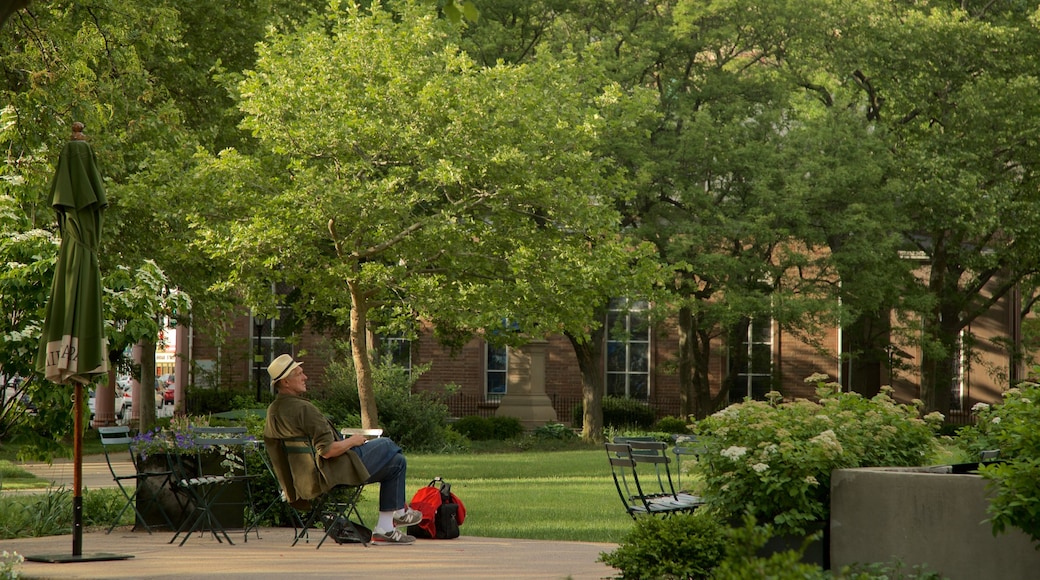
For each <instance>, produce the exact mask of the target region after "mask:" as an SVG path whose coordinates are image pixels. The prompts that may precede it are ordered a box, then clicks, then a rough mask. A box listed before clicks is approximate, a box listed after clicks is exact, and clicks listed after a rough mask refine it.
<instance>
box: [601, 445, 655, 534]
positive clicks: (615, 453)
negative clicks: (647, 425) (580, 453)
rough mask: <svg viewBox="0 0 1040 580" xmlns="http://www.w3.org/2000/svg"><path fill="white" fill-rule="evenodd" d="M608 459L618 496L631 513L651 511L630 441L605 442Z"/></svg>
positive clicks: (626, 509)
mask: <svg viewBox="0 0 1040 580" xmlns="http://www.w3.org/2000/svg"><path fill="white" fill-rule="evenodd" d="M604 447H605V449H606V450H607V460H608V461H609V463H610V472H611V476H612V477H613V478H614V487H615V488H617V492H618V497H620V498H621V503H622V504H623V505H624V506H625V511H627V512H628V513H629V515H632V516H633V517H634V516H635V513H636V512H638V511H646V512H649V511H650V506H649V503H648V501H647V499H646V496H645V495H644V494H643V488H642V485H641V484H640V483H639V476H638V475H637V474H636V461H635V459H634V458H633V456H632V448H631V447H629V444H628V443H604Z"/></svg>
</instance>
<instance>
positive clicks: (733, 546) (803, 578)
mask: <svg viewBox="0 0 1040 580" xmlns="http://www.w3.org/2000/svg"><path fill="white" fill-rule="evenodd" d="M773 533H774V530H773V529H772V528H771V527H770V526H757V525H755V519H754V518H753V517H745V518H744V525H743V526H742V527H735V528H731V529H730V530H729V532H728V533H727V534H726V535H727V539H728V544H727V547H728V549H727V550H726V557H725V559H724V560H723V561H722V562H721V563H720V564H719V566H718V568H716V569H715V570H714V571H713V573H712V575H711V578H712V580H747V579H749V578H769V579H771V580H796V579H797V580H826V579H829V578H831V575H830V573H828V572H825V571H824V570H823V569H821V568H820V567H819V566H817V565H815V564H807V563H805V562H802V554H803V553H804V551H805V548H806V547H807V546H808V544H809V542H810V541H812V540H816V539H819V538H818V537H809V538H806V542H805V543H804V544H803V545H802V547H801V548H800V549H796V550H784V551H777V552H773V553H771V554H766V555H762V554H761V552H760V550H761V549H762V547H763V546H765V545H766V542H768V541H769V538H770V537H772V535H773ZM818 535H819V533H817V536H818Z"/></svg>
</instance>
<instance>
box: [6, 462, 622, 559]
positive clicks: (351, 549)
mask: <svg viewBox="0 0 1040 580" xmlns="http://www.w3.org/2000/svg"><path fill="white" fill-rule="evenodd" d="M23 467H24V468H25V469H27V470H28V471H30V472H32V473H35V474H36V475H38V476H40V477H44V478H47V479H50V480H51V481H53V482H55V484H56V485H64V486H65V487H67V488H71V487H72V477H73V465H72V462H71V461H55V462H54V464H52V465H47V464H24V465H23ZM82 467H83V471H82V478H83V479H82V484H83V487H84V488H87V489H98V488H101V487H111V486H113V485H114V484H113V482H112V477H111V475H110V474H109V472H108V465H107V464H106V463H105V459H104V456H85V457H84V458H83V461H82ZM4 493H7V492H4ZM292 535H293V531H292V530H291V529H285V528H263V529H261V530H260V537H259V539H258V538H257V535H256V534H255V533H254V534H250V536H249V539H248V540H247V541H245V542H243V541H242V539H243V538H242V532H240V531H239V532H237V533H234V534H232V536H231V538H232V540H233V541H234V542H235V544H234V545H230V546H229V545H228V544H227V543H218V542H217V541H216V540H215V539H214V538H213V536H212V535H210V534H206V535H201V534H195V535H193V536H192V537H191V538H190V539H189V540H188V541H187V543H185V544H184V545H183V546H177V545H176V544H173V545H171V544H169V543H168V542H169V540H170V538H171V537H172V533H169V532H166V531H157V532H156V533H155V534H152V535H149V534H148V533H147V532H143V531H142V532H134V531H131V529H130V527H129V526H127V527H125V528H117V529H116V530H115V531H113V532H112V534H111V535H108V534H105V533H104V531H100V532H89V533H84V534H83V543H82V554H81V555H82V556H83V557H84V559H86V558H88V557H91V556H94V555H98V554H102V553H108V554H116V555H120V556H132V558H129V559H126V560H104V561H95V562H91V561H76V562H69V563H50V562H29V561H26V562H23V563H22V564H20V565H18V566H17V568H16V570H17V571H18V572H19V574H20V576H19V577H21V578H27V579H31V578H36V579H58V578H84V579H87V578H89V579H100V578H155V579H161V578H170V579H173V578H178V579H179V578H186V579H188V578H215V577H221V578H250V579H264V578H380V577H383V578H386V577H395V576H396V577H400V578H424V579H441V578H444V579H448V578H451V579H473V580H476V579H481V580H483V579H487V578H493V577H498V578H504V579H505V578H509V579H512V578H536V579H545V580H557V579H561V580H562V579H568V578H569V579H573V580H600V579H604V578H611V577H614V576H616V574H617V570H614V569H613V568H610V567H609V566H607V565H605V564H603V563H600V562H597V559H598V558H599V555H600V553H602V552H605V551H609V550H613V549H615V548H616V546H615V545H614V544H599V543H587V542H553V541H540V540H518V539H509V538H505V539H503V538H480V537H471V536H462V537H460V538H457V539H454V540H419V541H417V542H416V543H415V544H414V545H411V546H375V545H370V546H368V547H365V546H362V545H358V544H345V545H338V544H335V543H332V542H331V541H329V542H326V543H325V544H324V545H323V546H322V547H321V549H320V550H317V549H315V546H316V545H317V540H312V541H311V543H310V544H305V543H303V542H301V543H299V544H297V545H296V546H295V547H290V546H289V545H290V544H291V543H292ZM5 550H6V551H8V552H17V553H19V554H21V555H22V556H37V557H39V556H56V557H68V556H71V555H72V535H71V530H70V534H68V535H64V536H50V537H45V538H23V539H17V540H0V552H2V551H5Z"/></svg>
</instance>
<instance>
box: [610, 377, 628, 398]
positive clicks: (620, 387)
mask: <svg viewBox="0 0 1040 580" xmlns="http://www.w3.org/2000/svg"><path fill="white" fill-rule="evenodd" d="M607 394H608V395H613V396H616V397H624V396H625V375H624V374H622V373H607Z"/></svg>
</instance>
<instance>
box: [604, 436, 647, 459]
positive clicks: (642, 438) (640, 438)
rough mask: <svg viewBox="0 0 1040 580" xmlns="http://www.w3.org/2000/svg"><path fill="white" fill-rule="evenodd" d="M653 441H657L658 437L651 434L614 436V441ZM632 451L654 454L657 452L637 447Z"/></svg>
mask: <svg viewBox="0 0 1040 580" xmlns="http://www.w3.org/2000/svg"><path fill="white" fill-rule="evenodd" d="M652 441H657V439H656V438H655V437H653V436H650V435H632V436H626V435H618V436H617V437H614V443H633V442H635V443H649V442H652ZM632 453H639V454H642V455H653V454H654V453H655V452H654V451H647V450H645V449H636V448H635V447H633V448H632Z"/></svg>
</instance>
